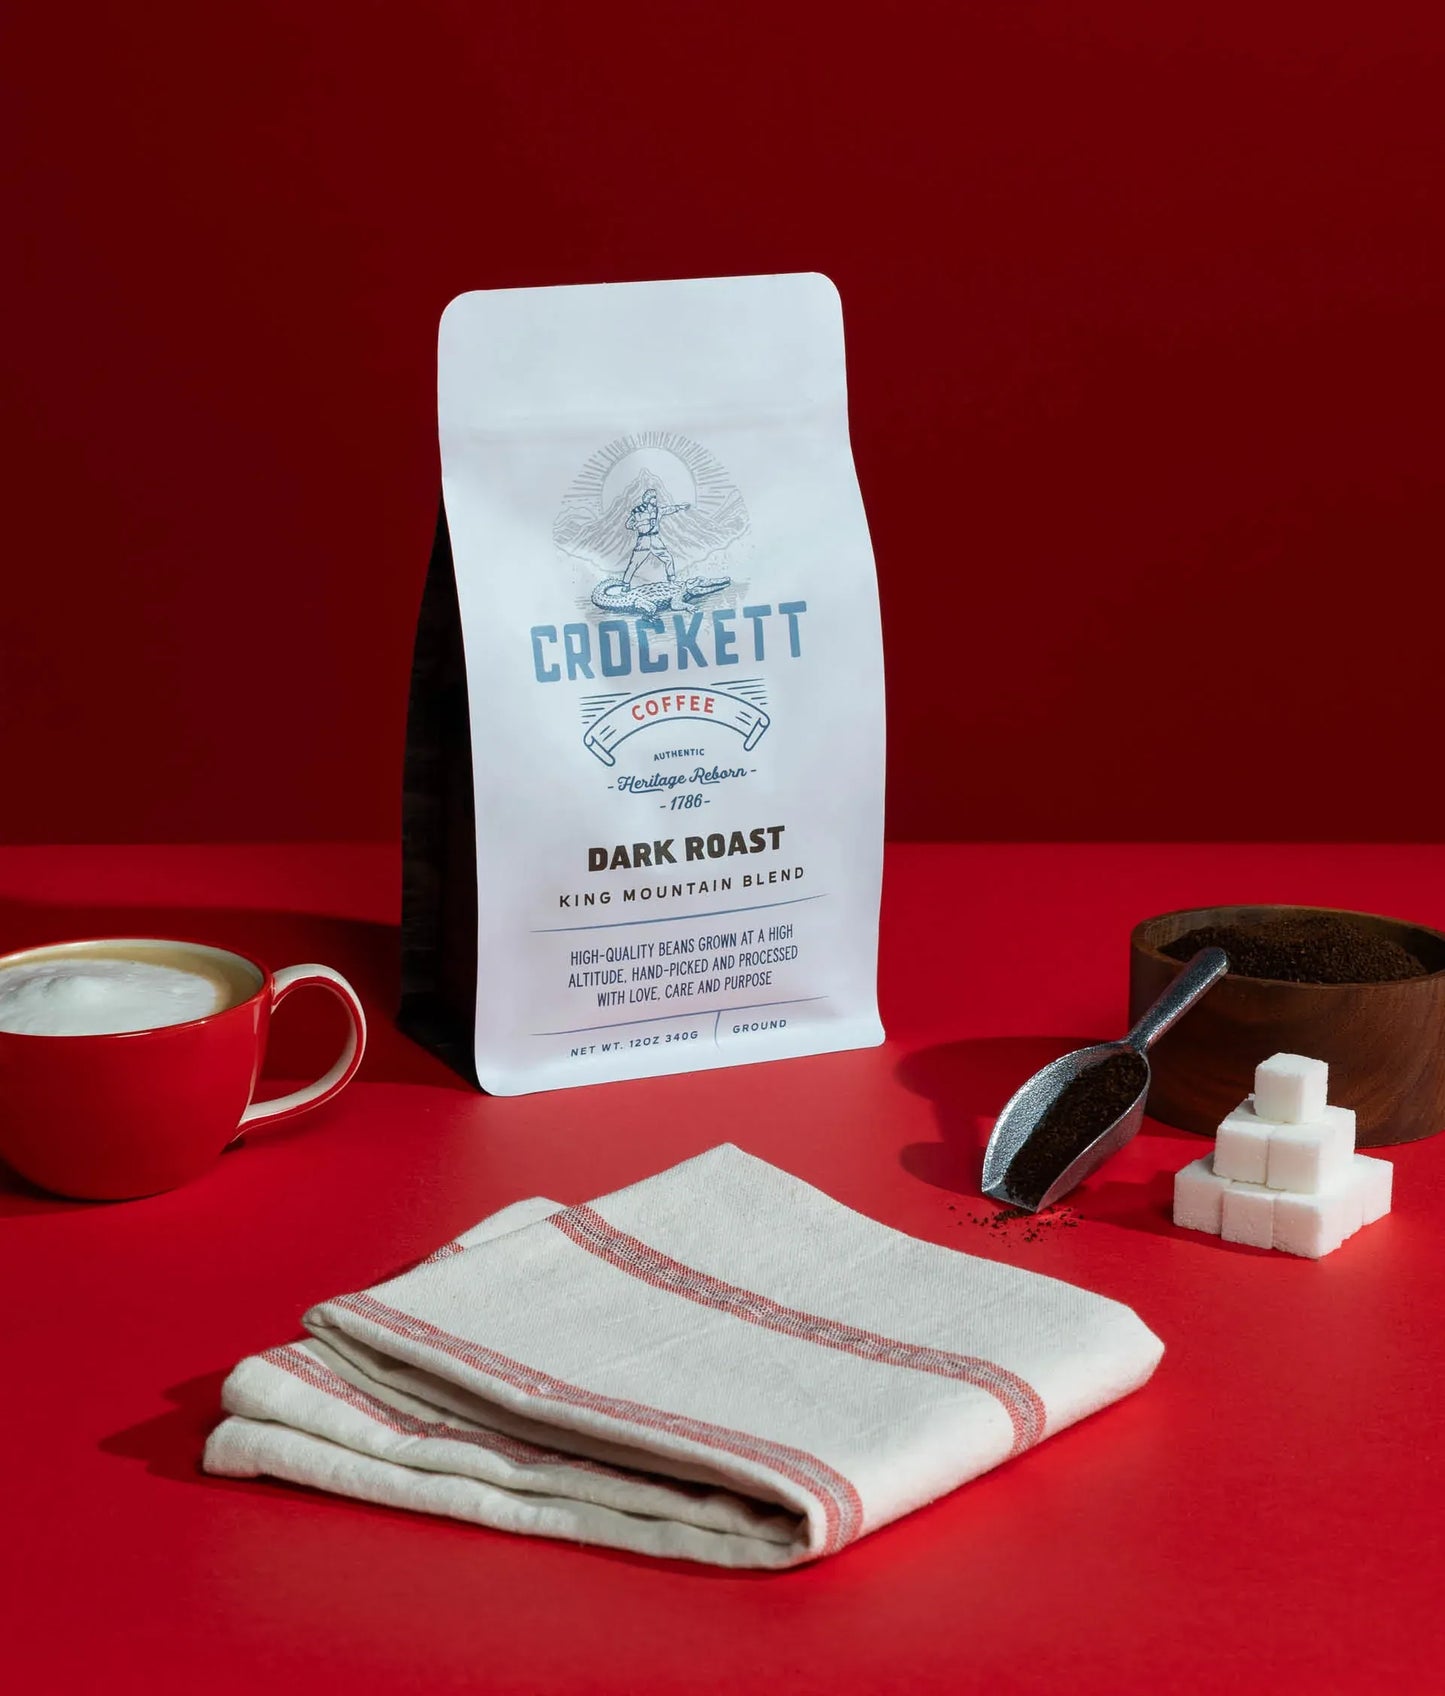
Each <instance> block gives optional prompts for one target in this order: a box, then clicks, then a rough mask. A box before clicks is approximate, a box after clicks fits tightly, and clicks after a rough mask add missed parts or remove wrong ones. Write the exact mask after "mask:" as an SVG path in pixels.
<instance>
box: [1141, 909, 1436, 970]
mask: <svg viewBox="0 0 1445 1696" xmlns="http://www.w3.org/2000/svg"><path fill="white" fill-rule="evenodd" d="M1201 948H1222V949H1223V950H1224V951H1225V953H1226V954H1228V956H1229V970H1230V972H1231V974H1232V975H1234V976H1235V977H1244V978H1272V979H1274V980H1275V981H1276V982H1280V983H1394V982H1396V981H1398V980H1399V979H1401V978H1422V977H1424V976H1426V974H1427V972H1428V970H1429V968H1428V967H1427V966H1426V965H1424V964H1423V962H1421V961H1420V960H1417V959H1416V958H1415V956H1414V955H1413V954H1411V953H1410V951H1409V950H1408V949H1406V948H1403V947H1402V946H1401V945H1400V944H1399V943H1398V942H1395V941H1393V940H1392V939H1391V938H1390V937H1388V936H1381V935H1380V934H1379V933H1378V932H1377V931H1374V930H1371V929H1369V928H1367V927H1366V926H1364V925H1361V924H1358V923H1356V922H1355V921H1354V920H1353V919H1352V918H1351V917H1350V915H1349V914H1348V913H1282V914H1280V915H1278V916H1277V917H1270V918H1261V919H1255V920H1252V921H1250V922H1249V923H1242V924H1233V925H1205V926H1203V927H1202V928H1201V929H1199V930H1191V931H1188V932H1187V933H1186V934H1185V935H1183V936H1180V937H1176V938H1175V940H1174V941H1173V942H1169V943H1166V944H1165V945H1164V947H1163V949H1162V950H1161V952H1162V953H1164V954H1167V955H1168V956H1169V957H1170V959H1171V960H1192V959H1193V958H1194V956H1195V955H1196V954H1197V953H1198V952H1199V950H1200V949H1201Z"/></svg>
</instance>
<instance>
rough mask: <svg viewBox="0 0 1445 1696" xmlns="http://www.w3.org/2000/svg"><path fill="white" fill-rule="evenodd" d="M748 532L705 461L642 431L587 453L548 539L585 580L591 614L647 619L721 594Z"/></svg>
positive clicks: (736, 504)
mask: <svg viewBox="0 0 1445 1696" xmlns="http://www.w3.org/2000/svg"><path fill="white" fill-rule="evenodd" d="M749 527H750V526H749V521H748V509H747V507H746V505H745V504H744V502H743V497H742V495H741V494H740V493H739V491H738V489H737V487H736V486H735V485H734V483H733V482H732V479H731V478H730V477H729V476H728V474H727V472H726V470H725V469H724V468H723V466H722V464H721V463H720V462H719V461H718V460H717V458H716V457H715V456H714V455H713V454H711V453H710V452H709V451H708V450H707V449H706V448H705V447H703V446H702V445H701V444H700V443H698V442H695V441H693V440H691V439H690V438H689V437H687V436H683V435H679V434H677V433H676V432H673V431H664V430H648V431H645V432H643V433H641V434H639V435H635V436H622V437H619V438H618V439H617V440H616V441H612V442H609V443H608V444H607V446H606V447H604V448H600V449H599V450H598V451H597V452H596V453H595V454H593V456H592V457H591V459H589V460H588V461H587V463H586V465H585V466H584V467H583V469H582V470H581V471H580V472H579V473H578V475H577V478H576V480H575V482H574V483H573V484H572V487H571V488H570V489H569V490H568V492H567V496H566V499H565V500H564V501H563V503H562V510H561V511H560V512H559V513H558V515H557V521H556V523H555V524H554V525H553V527H552V536H553V540H554V541H555V542H556V544H557V546H558V547H559V548H560V549H561V550H562V552H563V553H564V554H567V555H569V556H570V557H571V558H572V559H574V560H577V561H579V562H580V563H581V564H582V565H583V566H584V567H585V568H586V571H587V573H588V574H589V575H590V576H591V577H592V579H593V583H592V587H591V591H590V596H589V598H590V601H591V604H592V606H593V607H595V608H597V609H598V610H599V611H601V612H605V613H623V614H626V613H632V614H634V615H640V616H642V617H645V618H652V617H655V616H656V615H657V614H658V613H659V612H662V611H664V610H667V609H676V610H681V609H683V608H686V607H689V606H692V605H695V604H696V603H697V602H699V601H703V600H707V599H709V598H710V597H712V596H715V595H718V594H720V593H721V592H722V591H723V590H725V589H727V588H729V587H730V586H731V583H732V574H731V572H730V570H729V561H730V558H731V556H732V555H734V554H735V553H736V552H737V550H738V545H739V544H740V543H741V542H742V541H743V539H744V538H745V537H746V536H747V534H748V530H749Z"/></svg>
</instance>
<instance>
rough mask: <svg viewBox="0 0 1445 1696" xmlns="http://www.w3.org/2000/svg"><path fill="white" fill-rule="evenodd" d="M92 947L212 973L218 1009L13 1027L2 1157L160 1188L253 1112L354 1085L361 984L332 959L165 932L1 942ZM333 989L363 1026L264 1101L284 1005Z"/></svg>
mask: <svg viewBox="0 0 1445 1696" xmlns="http://www.w3.org/2000/svg"><path fill="white" fill-rule="evenodd" d="M93 960H105V961H112V962H116V961H118V962H122V963H125V962H132V961H134V962H141V963H143V964H147V965H155V964H163V965H166V966H168V967H171V968H173V969H174V970H178V971H181V972H185V973H195V974H196V975H197V976H198V977H203V978H205V979H207V980H209V981H211V982H213V983H214V984H215V985H216V986H217V987H216V999H217V1001H218V1002H219V1003H220V1005H218V1006H217V1009H216V1011H214V1012H211V1013H208V1014H206V1015H205V1016H204V1017H201V1018H191V1019H187V1020H186V1021H185V1022H184V1023H180V1024H157V1025H155V1026H154V1027H152V1028H147V1029H143V1030H125V1031H110V1032H108V1033H107V1034H104V1035H70V1034H35V1033H34V1032H33V1031H25V1032H20V1031H16V1030H4V1029H0V1158H3V1159H5V1160H6V1161H8V1162H9V1164H10V1165H11V1166H13V1167H14V1168H15V1170H16V1171H17V1172H19V1173H21V1174H22V1175H23V1176H24V1177H26V1178H29V1179H30V1181H31V1182H32V1183H35V1184H39V1185H40V1186H41V1187H42V1188H43V1189H47V1190H54V1191H56V1192H57V1193H58V1194H60V1195H67V1196H77V1197H81V1198H83V1199H85V1200H93V1201H121V1200H126V1199H129V1198H131V1197H135V1196H145V1195H156V1194H158V1193H159V1192H160V1191H162V1190H171V1189H175V1188H177V1187H178V1186H179V1185H181V1184H184V1183H188V1182H189V1181H190V1180H191V1179H192V1178H196V1177H199V1176H200V1175H201V1173H203V1172H205V1171H206V1170H207V1169H208V1168H209V1167H210V1166H212V1165H213V1164H214V1163H215V1161H216V1160H218V1159H219V1158H220V1155H221V1153H222V1151H223V1150H224V1149H225V1148H226V1147H227V1146H228V1145H229V1144H230V1143H232V1142H234V1141H236V1139H237V1138H238V1137H239V1136H241V1135H242V1134H243V1133H244V1132H247V1131H249V1130H250V1129H251V1128H252V1127H253V1126H257V1125H262V1124H268V1125H270V1124H276V1123H278V1122H279V1121H280V1120H282V1119H291V1118H294V1117H295V1116H296V1115H297V1114H298V1113H303V1112H305V1111H306V1110H307V1109H308V1108H311V1107H319V1106H320V1105H321V1104H322V1102H325V1101H330V1100H331V1098H332V1097H333V1096H334V1095H337V1094H339V1093H340V1091H341V1090H343V1089H345V1087H346V1086H347V1084H349V1083H350V1082H351V1080H352V1078H353V1077H355V1075H356V1071H357V1068H358V1067H359V1066H360V1064H361V1057H362V1054H363V1052H364V1050H365V1048H366V1014H365V1012H364V1011H363V1010H362V1006H361V1001H360V999H359V997H358V996H357V994H356V991H355V990H354V989H353V988H352V987H351V985H350V984H349V983H348V982H347V981H346V979H345V978H344V977H342V975H341V974H340V972H335V971H333V970H332V969H331V967H330V966H317V965H306V966H287V967H286V968H285V969H284V970H283V971H279V972H274V973H273V972H270V971H268V970H267V969H266V968H265V967H264V966H262V965H259V964H258V963H257V962H256V961H254V960H248V959H247V958H246V957H245V956H244V955H241V954H236V953H233V952H231V951H230V950H229V949H224V948H212V947H208V946H207V945H205V944H204V943H197V942H167V941H162V940H160V939H157V938H150V937H146V938H118V939H92V940H89V941H85V942H71V943H62V944H57V945H53V946H51V947H47V948H30V949H25V950H23V951H21V952H19V953H15V954H7V955H4V956H0V986H3V985H4V983H5V981H6V973H7V972H9V971H10V970H11V969H12V968H16V967H30V968H36V967H39V968H51V967H52V963H53V965H54V967H55V968H59V969H60V970H61V971H62V972H64V971H72V972H73V971H82V972H83V971H84V970H85V969H86V966H85V963H86V962H89V961H93ZM310 987H315V988H317V989H324V990H326V991H327V992H328V993H329V994H331V995H334V996H336V998H337V999H338V1000H339V1001H340V1002H341V1003H342V1005H343V1006H344V1007H345V1008H346V1011H347V1013H348V1014H349V1016H350V1022H351V1029H350V1031H349V1033H348V1035H347V1038H346V1042H345V1045H344V1046H343V1048H342V1050H341V1053H340V1055H338V1057H337V1059H336V1063H335V1064H334V1065H333V1066H332V1067H331V1069H330V1070H329V1071H328V1072H326V1073H325V1075H324V1076H322V1077H320V1078H318V1079H317V1080H316V1082H315V1083H313V1084H309V1085H307V1087H306V1088H305V1089H299V1090H296V1091H294V1092H293V1093H292V1094H290V1095H283V1096H280V1097H278V1098H277V1099H275V1100H273V1101H264V1102H253V1101H252V1099H251V1097H252V1094H253V1092H254V1090H255V1087H256V1080H257V1078H258V1077H259V1076H260V1073H261V1060H262V1057H263V1055H264V1053H265V1050H266V1033H267V1031H268V1029H269V1027H270V1023H271V1014H272V1012H273V1010H274V1009H275V1008H276V1007H277V1006H278V1005H279V1004H280V1003H281V1002H282V1001H284V1000H285V999H286V997H287V996H288V995H291V994H293V993H294V992H295V991H296V990H298V989H305V988H310Z"/></svg>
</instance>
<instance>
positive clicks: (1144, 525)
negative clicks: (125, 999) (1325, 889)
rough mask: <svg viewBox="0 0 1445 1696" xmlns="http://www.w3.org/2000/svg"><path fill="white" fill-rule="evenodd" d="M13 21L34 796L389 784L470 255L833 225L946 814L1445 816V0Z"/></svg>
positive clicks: (358, 795) (361, 805) (919, 817)
mask: <svg viewBox="0 0 1445 1696" xmlns="http://www.w3.org/2000/svg"><path fill="white" fill-rule="evenodd" d="M8 17H9V23H8V27H7V30H6V39H5V40H4V42H3V52H0V58H3V62H4V64H5V66H6V70H5V75H6V78H7V80H8V81H9V83H10V85H11V86H10V88H9V90H8V91H7V93H6V95H5V100H4V105H5V119H4V122H5V125H6V128H7V131H9V133H8V134H7V136H6V137H5V151H6V157H7V160H8V162H9V167H10V168H9V172H8V181H7V183H6V186H5V190H4V193H5V205H4V227H5V230H6V232H7V235H8V237H9V238H10V239H9V241H8V242H7V247H8V248H9V252H8V255H7V257H6V260H5V264H4V272H5V283H4V285H3V287H4V291H5V294H6V296H7V297H8V298H7V299H6V300H5V302H4V304H5V307H6V315H5V317H6V335H5V338H4V341H5V349H4V358H5V361H6V363H7V365H8V366H9V370H8V372H7V381H6V395H5V405H6V407H7V410H8V414H9V416H8V417H7V419H6V424H5V441H4V455H5V462H6V470H7V472H8V473H9V476H8V477H7V478H6V484H7V487H8V493H7V494H6V497H5V504H4V508H3V513H0V544H3V549H4V566H3V573H4V581H3V588H4V595H3V613H0V640H3V653H0V665H3V671H0V771H3V784H0V838H3V839H7V840H27V839H28V840H35V841H44V840H59V839H75V840H101V841H104V840H122V839H136V840H145V839H150V838H158V839H159V838H169V839H175V840H186V839H203V838H207V837H220V838H273V839H287V838H305V837H338V838H340V837H357V838H360V837H385V836H389V835H391V834H392V833H393V832H395V830H396V829H397V827H398V800H397V795H398V786H399V763H400V751H401V735H402V720H403V708H404V696H405V687H406V675H407V666H408V645H409V641H410V625H411V621H412V618H413V615H414V610H415V605H416V601H417V597H418V595H419V592H420V585H421V577H422V572H423V568H424V564H425V557H426V553H427V548H428V544H429V540H430V533H431V525H432V519H433V512H434V501H435V495H436V481H437V470H436V449H435V432H434V415H433V382H434V334H435V326H436V320H437V317H438V315H439V313H440V311H441V308H442V306H443V305H444V304H445V302H446V300H447V299H448V298H449V297H450V296H451V295H452V294H454V293H457V292H459V291H460V290H462V289H465V288H476V287H486V286H501V285H515V284H527V283H560V282H583V281H596V280H602V279H625V278H644V277H666V276H688V275H699V274H711V273H720V272H748V271H767V270H793V269H820V270H824V271H826V272H828V273H829V274H830V275H831V276H833V277H834V278H835V279H836V281H837V282H838V284H839V286H840V288H841V289H842V293H843V298H844V303H845V310H846V313H847V320H848V333H849V338H850V368H851V381H852V401H853V419H854V434H855V447H856V452H857V458H858V465H859V471H860V475H861V478H862V483H863V490H864V495H865V498H866V500H867V503H868V508H869V512H870V516H871V520H872V524H873V528H874V535H875V542H876V547H877V552H878V560H879V570H880V576H881V581H882V596H883V607H884V621H885V633H886V642H887V648H888V659H889V664H890V667H891V672H890V711H891V744H892V745H891V767H890V807H891V818H890V826H891V829H892V831H893V833H894V834H895V835H918V836H937V837H947V836H982V837H1001V838H1007V837H1030V836H1041V837H1109V836H1119V837H1131V836H1133V837H1201V838H1211V837H1220V838H1229V837H1236V838H1237V837H1251V836H1256V837H1286V838H1289V837H1300V838H1313V837H1325V838H1329V837H1383V838H1389V837H1402V838H1414V837H1427V838H1432V837H1445V786H1442V785H1440V784H1439V783H1437V782H1435V781H1434V778H1435V769H1434V768H1435V764H1436V761H1435V758H1434V744H1435V741H1436V738H1437V734H1438V731H1437V726H1438V721H1439V713H1438V708H1437V696H1438V681H1437V679H1438V672H1439V657H1438V653H1439V646H1440V640H1441V631H1440V612H1441V608H1442V589H1441V585H1440V569H1441V562H1442V557H1445V550H1442V545H1441V544H1442V541H1445V516H1442V510H1445V509H1442V502H1441V498H1440V496H1441V490H1440V483H1441V465H1442V459H1441V446H1442V443H1441V431H1440V416H1441V410H1442V394H1445V382H1442V377H1445V369H1442V367H1445V360H1442V344H1445V333H1442V320H1441V304H1442V283H1445V243H1442V241H1441V230H1440V211H1441V204H1442V202H1441V187H1442V184H1441V178H1442V174H1445V173H1442V159H1445V151H1442V142H1445V116H1442V105H1445V103H1442V99H1441V89H1442V86H1445V78H1442V71H1445V22H1442V18H1441V9H1440V8H1439V7H1438V6H1436V5H1430V6H1426V5H1411V6H1398V5H1395V6H1392V5H1390V4H1380V3H1376V4H1372V5H1370V6H1368V7H1344V6H1330V5H1328V4H1324V5H1322V4H1319V3H1316V4H1314V5H1308V6H1306V5H1297V6H1296V5H1288V6H1286V5H1282V4H1278V3H1271V0H1254V3H1253V4H1238V3H1235V0H1210V3H1209V4H1198V3H1195V0H1171V3H1169V4H1167V5H1160V4H1158V3H1157V0H1138V3H1135V0H1093V3H1092V4H1090V5H1087V6H1085V5H1079V4H1077V3H1076V0H1048V3H1043V0H1040V3H1030V0H996V3H987V4H969V3H967V0H962V3H954V4H944V5H918V4H913V5H904V6H892V7H871V8H868V9H866V10H865V11H860V12H859V13H858V14H857V15H856V16H854V17H852V18H851V19H849V18H847V17H846V15H845V14H844V12H843V11H842V9H841V8H840V7H839V6H837V5H836V4H820V3H817V0H807V3H797V0H794V3H790V0H772V3H771V4H764V3H760V0H723V3H720V4H713V5H701V4H689V3H685V0H672V3H659V0H629V4H628V5H627V6H625V7H605V6H596V5H588V6H580V5H578V6H561V5H558V4H555V3H546V0H530V3H524V4H520V5H516V6H513V5H510V4H509V5H502V4H493V5H490V6H488V5H484V4H478V3H477V0H408V3H401V0H396V3H394V4H390V5H387V4H377V3H372V4H367V3H364V0H304V3H300V4H298V3H297V0H252V3H250V4H246V5H238V4H234V3H218V0H210V3H208V4H205V5H196V4H194V0H143V3H142V4H139V5H137V4H135V3H134V0H132V3H128V4H124V5H122V4H113V5H112V4H98V3H91V4H81V5H79V6H48V7H42V6H39V5H33V4H32V5H30V6H28V7H24V8H11V9H10V11H9V14H8ZM941 642H946V644H947V645H946V648H941V646H940V644H941ZM1076 757H1078V762H1077V764H1074V763H1072V762H1073V761H1074V760H1075V758H1076Z"/></svg>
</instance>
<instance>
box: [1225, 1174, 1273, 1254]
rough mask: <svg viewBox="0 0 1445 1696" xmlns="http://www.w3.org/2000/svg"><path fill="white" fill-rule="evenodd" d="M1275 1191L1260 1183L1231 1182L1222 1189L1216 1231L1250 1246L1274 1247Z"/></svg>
mask: <svg viewBox="0 0 1445 1696" xmlns="http://www.w3.org/2000/svg"><path fill="white" fill-rule="evenodd" d="M1277 1199H1278V1196H1277V1192H1276V1191H1274V1190H1270V1189H1265V1188H1264V1186H1263V1185H1256V1184H1235V1183H1231V1184H1230V1186H1229V1188H1228V1189H1226V1190H1225V1192H1224V1198H1223V1207H1222V1209H1221V1212H1220V1227H1219V1234H1220V1236H1221V1237H1223V1239H1224V1240H1225V1242H1227V1243H1248V1245H1249V1246H1250V1247H1251V1248H1273V1247H1274V1208H1275V1202H1276V1200H1277Z"/></svg>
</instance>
